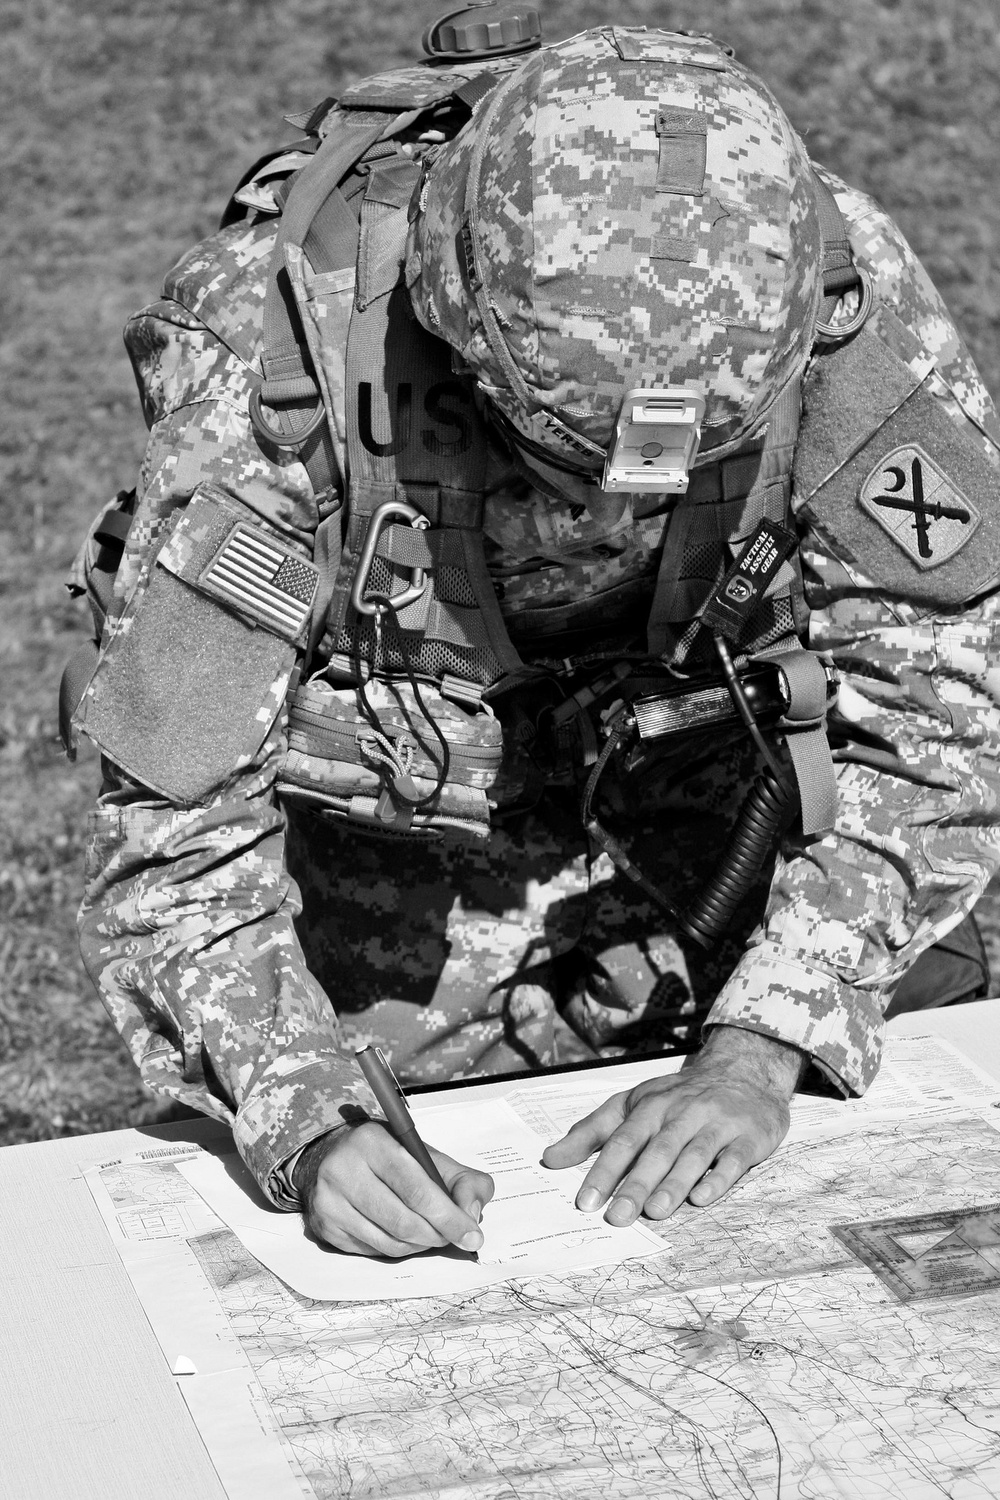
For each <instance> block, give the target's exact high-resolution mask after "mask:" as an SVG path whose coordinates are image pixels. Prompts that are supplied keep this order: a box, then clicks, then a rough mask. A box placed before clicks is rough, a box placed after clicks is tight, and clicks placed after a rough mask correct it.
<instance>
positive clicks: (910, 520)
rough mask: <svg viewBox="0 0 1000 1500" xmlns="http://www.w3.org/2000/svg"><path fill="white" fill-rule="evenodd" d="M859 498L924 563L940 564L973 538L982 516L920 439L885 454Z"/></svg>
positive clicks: (929, 565)
mask: <svg viewBox="0 0 1000 1500" xmlns="http://www.w3.org/2000/svg"><path fill="white" fill-rule="evenodd" d="M858 500H859V502H860V504H861V506H862V509H864V510H866V511H867V512H868V514H869V515H870V516H871V517H872V519H873V520H875V521H877V522H878V524H879V525H880V526H881V527H882V529H883V530H884V531H887V532H888V533H889V535H890V536H891V537H892V539H893V541H894V542H895V543H896V544H897V545H898V546H900V547H902V549H903V551H904V552H905V553H906V555H907V556H908V557H910V558H912V560H913V561H914V562H915V563H916V565H917V567H918V568H924V569H926V568H936V567H939V566H940V564H941V563H944V562H947V561H948V559H949V557H954V556H955V553H956V552H960V551H961V550H962V548H963V547H964V546H965V544H966V543H967V542H968V541H969V540H970V539H971V538H972V535H973V533H974V532H975V530H976V527H977V526H978V525H979V522H980V520H981V519H982V518H981V516H980V514H979V511H978V510H977V509H976V507H975V506H974V505H973V503H972V501H971V500H969V499H967V498H966V496H965V495H964V494H963V493H962V491H961V490H960V489H958V488H957V486H956V485H954V484H953V483H952V482H951V481H950V480H949V479H948V477H947V476H946V475H945V474H944V473H943V472H942V471H941V469H939V468H938V466H937V464H936V463H935V462H934V460H933V459H932V458H931V457H930V456H929V454H927V453H925V452H924V450H923V448H921V447H919V446H918V445H917V444H916V443H911V444H908V445H907V446H906V447H903V448H896V449H894V450H893V452H892V453H889V454H887V455H886V456H885V457H884V458H882V459H880V460H879V462H878V464H877V465H876V466H875V468H874V469H872V471H871V473H870V474H869V475H868V478H867V479H866V480H865V481H864V483H863V484H862V486H861V492H860V494H859V496H858Z"/></svg>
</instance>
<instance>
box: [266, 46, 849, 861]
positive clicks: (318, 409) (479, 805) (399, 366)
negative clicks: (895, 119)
mask: <svg viewBox="0 0 1000 1500" xmlns="http://www.w3.org/2000/svg"><path fill="white" fill-rule="evenodd" d="M673 45H674V47H675V50H676V60H677V61H686V60H689V59H690V57H691V54H692V52H696V53H697V54H698V55H699V56H700V55H701V54H702V53H704V52H706V51H714V52H715V53H716V55H717V57H722V56H723V54H722V53H721V52H720V51H719V49H715V48H714V44H711V43H708V42H706V41H705V40H704V39H696V40H692V39H687V38H683V37H677V38H675V39H673ZM518 62H519V59H518V58H516V57H515V58H496V57H491V58H488V59H484V60H481V61H480V62H478V63H464V64H462V65H461V66H451V67H441V66H435V67H434V68H433V69H431V68H428V67H427V66H421V67H417V68H410V69H404V70H401V71H399V72H394V73H389V74H384V75H380V76H378V77H375V78H371V79H367V80H365V81H364V82H362V83H360V84H357V85H355V86H354V87H353V88H351V89H349V90H348V91H347V93H346V94H345V95H344V96H343V98H342V99H341V100H340V101H339V104H338V105H337V106H336V107H327V108H325V109H324V108H322V107H321V109H320V110H318V111H314V113H313V115H312V116H311V117H310V118H309V119H308V120H305V121H304V122H303V124H304V126H305V128H306V129H307V130H308V131H312V132H315V134H316V137H317V139H318V146H317V149H316V151H315V155H314V156H313V157H312V158H311V159H309V160H308V163H307V165H305V166H304V167H302V168H300V169H299V170H298V171H297V172H296V174H295V175H294V176H293V177H292V178H291V179H290V182H289V183H288V184H286V185H285V187H283V189H282V191H281V193H280V194H279V199H281V200H282V202H281V207H282V221H281V224H280V226H279V231H278V240H277V244H276V247H275V250H274V253H273V256H272V261H271V273H270V279H269V284H268V291H267V297H266V301H265V311H264V351H263V355H262V359H261V366H262V371H263V377H264V378H263V381H262V383H261V385H260V387H259V389H258V391H257V392H256V393H255V395H254V397H253V399H252V401H251V414H252V417H253V421H254V425H255V427H256V430H257V433H258V436H259V438H260V440H261V441H262V442H263V443H264V444H265V445H266V444H267V443H274V444H276V445H278V446H283V447H288V448H291V449H293V450H295V451H297V452H298V453H299V454H300V456H301V457H302V458H303V461H304V462H305V463H306V465H307V467H308V468H309V469H310V473H311V474H312V476H313V479H314V483H316V484H317V485H323V484H326V485H332V486H333V487H334V488H335V489H336V491H337V493H338V494H340V495H342V496H345V497H346V504H345V505H344V506H343V507H342V508H341V509H338V510H337V511H336V512H335V513H334V514H332V515H331V516H329V517H328V518H327V519H326V520H324V522H323V524H322V525H321V527H320V530H319V533H318V537H317V547H316V553H315V560H316V561H317V562H318V563H319V568H320V574H321V578H320V580H319V582H318V588H317V593H318V603H317V607H316V608H315V611H314V622H315V623H314V628H313V633H312V645H313V648H314V657H313V660H314V662H319V663H322V664H323V665H322V672H321V675H317V676H316V677H315V678H314V679H313V680H312V681H307V682H306V683H304V684H303V685H302V686H301V687H300V688H299V690H298V692H297V693H296V695H295V697H294V698H293V700H292V703H291V707H290V753H289V756H288V760H287V764H286V768H285V772H284V774H283V778H282V781H281V784H280V790H281V792H282V794H283V796H284V797H285V798H286V800H291V801H298V802H305V803H308V804H309V805H310V806H312V807H313V808H315V809H317V810H322V811H326V812H328V813H330V814H334V815H338V816H347V817H350V818H352V819H355V820H357V821H360V822H362V823H367V824H368V825H369V826H370V827H372V828H374V829H376V830H378V831H380V832H383V833H386V834H393V833H407V834H413V833H420V832H422V833H425V834H428V835H431V836H440V835H441V833H442V832H444V831H445V830H446V829H453V830H459V831H465V832H467V833H471V834H473V835H485V834H487V833H488V830H489V800H490V799H488V796H487V794H488V793H490V792H491V790H492V793H493V796H492V800H493V801H494V803H495V802H496V800H497V797H498V795H499V797H500V799H501V802H502V800H503V794H504V790H505V789H504V788H503V786H502V784H501V786H500V787H498V786H497V785H496V778H497V775H498V773H499V772H500V768H501V754H502V737H501V733H500V725H499V724H498V723H497V720H496V719H495V717H494V714H493V710H492V708H491V704H502V703H504V702H505V700H507V699H509V698H510V690H511V688H512V686H514V685H517V684H521V685H524V684H529V685H530V684H531V682H532V680H533V679H537V678H538V676H539V675H543V676H544V675H546V674H545V671H543V670H542V669H540V668H539V666H538V663H537V660H534V661H531V662H525V661H523V660H522V659H521V658H520V656H519V655H518V653H517V652H516V651H515V650H514V648H513V646H512V645H511V642H510V639H509V637H508V634H507V631H506V629H505V626H504V622H503V619H502V616H501V613H500V610H499V607H498V604H497V600H496V595H495V592H494V589H493V586H492V584H491V581H490V578H489V575H488V572H487V569H486V566H485V561H484V557H483V548H482V516H483V503H484V495H483V481H484V472H485V456H486V442H487V437H486V433H485V432H484V430H483V425H482V420H481V417H480V415H479V412H478V411H477V407H476V403H475V401H474V400H473V395H472V390H471V387H470V384H469V382H468V381H467V380H466V379H464V378H463V377H462V376H461V375H456V374H455V373H454V371H453V368H452V357H451V351H450V349H449V348H448V346H447V345H446V344H444V343H443V341H441V340H438V339H435V338H434V337H433V336H431V335H430V334H428V333H426V332H425V331H424V330H423V329H422V328H421V327H420V325H419V324H417V323H416V321H415V319H414V317H413V315H412V312H411V311H410V307H409V301H408V293H407V288H406V280H407V276H406V272H407V268H406V266H405V263H404V261H405V245H406V235H407V227H408V210H409V207H410V204H411V201H412V200H413V198H414V195H415V193H416V192H417V191H418V189H419V183H420V179H421V173H422V170H423V167H422V163H421V162H420V161H419V160H414V158H413V157H412V156H411V155H409V154H407V152H406V151H405V150H404V149H403V147H402V146H401V144H400V143H399V135H400V134H401V133H402V132H404V131H405V130H406V128H407V127H408V126H409V125H412V123H413V121H414V119H415V117H418V116H420V115H421V114H424V115H426V112H428V111H431V110H435V109H436V110H441V109H448V108H450V109H452V110H461V109H465V110H472V111H474V110H475V109H476V108H477V107H479V106H480V105H482V103H483V101H485V100H486V99H487V98H488V96H489V95H490V93H491V92H492V90H493V89H494V88H495V87H496V86H497V84H498V83H499V81H500V78H501V76H502V75H503V74H504V73H506V72H508V71H510V69H512V68H513V67H516V66H517V65H518ZM273 169H274V168H273V164H272V163H266V164H265V165H264V167H263V168H262V171H263V172H265V173H267V172H270V171H273ZM259 181H260V175H259V174H258V175H257V176H255V177H253V178H251V180H250V182H249V183H247V184H246V185H245V186H244V188H243V189H242V190H241V192H240V193H238V194H237V198H238V199H241V200H242V201H244V202H245V203H247V205H248V206H251V207H253V206H256V205H257V204H258V203H259V199H258V197H257V196H256V194H257V187H258V183H259ZM817 195H818V197H819V199H820V205H821V217H822V222H823V225H824V229H825V250H826V261H827V265H826V272H827V276H826V288H827V290H828V293H829V303H830V305H832V304H833V303H834V302H835V301H836V300H837V298H838V297H839V296H840V294H841V293H842V291H843V290H844V289H845V288H846V286H847V285H849V284H850V283H852V282H856V281H857V280H858V276H857V273H856V272H855V271H854V269H853V266H852V263H851V258H850V252H849V247H848V246H847V239H846V232H845V231H844V228H843V224H842V222H841V220H840V215H839V212H838V210H837V208H836V204H835V202H834V200H833V197H832V194H830V193H829V191H828V189H826V188H825V186H824V185H823V184H822V182H821V180H820V179H818V178H817ZM866 310H867V309H866ZM858 326H860V325H858ZM850 331H855V330H854V329H851V330H850ZM799 402H800V398H799V388H798V384H797V383H796V384H794V385H792V386H790V387H788V388H787V389H786V391H785V393H784V395H783V397H782V398H781V399H780V400H779V402H778V403H777V405H776V407H775V408H774V409H773V410H772V412H771V415H770V420H769V423H768V427H767V430H766V433H765V434H764V436H763V437H762V438H760V439H757V440H756V441H754V442H751V443H748V444H746V445H745V447H744V448H742V449H739V450H737V451H736V452H735V453H733V454H731V455H730V456H729V457H727V458H725V459H724V460H722V461H721V462H718V463H714V464H710V465H708V466H705V467H702V468H699V469H696V470H695V471H694V473H693V474H692V476H691V482H690V485H689V489H688V492H687V494H686V495H685V496H684V497H683V498H682V500H681V502H680V503H679V504H678V505H677V506H676V508H675V511H674V513H673V516H672V518H671V520H670V524H669V528H668V531H667V534H666V540H665V545H664V548H663V554H662V561H661V564H660V569H659V575H658V578H657V582H656V587H655V592H654V597H653V603H652V608H651V611H650V616H649V621H648V625H647V630H646V641H645V643H644V644H643V646H642V648H641V650H640V651H639V652H638V653H636V652H634V651H633V652H632V653H631V655H632V657H633V660H632V662H631V663H630V665H629V668H628V670H627V671H623V672H620V673H617V674H612V676H611V678H610V682H611V684H612V685H613V686H614V688H615V691H616V693H617V695H618V698H619V700H623V701H625V702H626V703H627V702H629V701H631V699H632V698H635V697H640V696H648V694H649V690H650V689H655V686H656V675H657V674H660V676H661V678H662V675H663V674H664V672H669V673H673V674H678V673H680V674H682V675H683V674H688V673H691V672H692V671H695V670H696V669H697V667H698V665H699V663H700V664H704V660H705V649H704V647H705V640H706V639H708V641H709V642H710V640H711V637H710V636H708V637H706V635H705V631H704V628H703V627H704V623H705V621H704V615H705V610H706V607H707V606H708V605H709V604H710V603H711V601H712V599H713V597H714V594H715V593H717V592H718V590H719V588H720V586H721V587H722V588H723V590H725V587H726V586H727V585H728V586H729V589H730V592H732V591H733V589H735V588H736V587H737V586H743V585H742V581H741V580H740V579H739V578H736V582H735V583H734V582H733V580H732V578H730V572H731V571H733V572H734V576H735V573H736V572H738V570H739V564H738V562H737V563H736V565H735V570H732V569H731V568H730V564H731V563H732V560H733V559H734V558H736V559H739V558H740V557H741V556H743V555H745V554H750V555H752V556H754V557H757V556H759V555H760V553H761V549H762V547H763V546H765V545H768V546H770V545H771V541H772V539H773V535H774V528H777V531H778V532H779V533H781V534H784V533H791V522H790V516H789V496H790V476H791V468H792V456H793V453H794V449H795V443H796V436H797V430H798V413H799ZM345 523H346V524H345ZM786 553H787V549H786ZM779 563H780V567H778V569H777V572H776V573H775V570H774V569H773V568H772V569H771V570H770V572H765V573H764V574H763V577H764V578H765V579H766V583H767V587H766V590H764V589H760V590H759V592H758V593H756V594H755V596H754V599H753V604H754V608H753V609H752V610H745V611H743V612H742V613H737V614H735V615H734V616H733V620H732V621H731V622H727V621H726V619H725V612H724V611H723V615H722V616H721V617H718V610H716V615H717V618H715V619H714V620H713V624H714V625H715V626H716V627H719V626H720V625H721V626H722V628H723V632H724V634H726V635H728V636H729V638H730V641H731V644H732V646H733V650H734V652H735V654H736V655H737V657H738V659H740V660H741V661H743V662H745V661H752V660H754V659H759V658H761V657H763V656H767V657H770V658H775V659H779V660H784V659H786V658H788V659H793V660H794V663H795V666H794V670H792V669H790V670H789V671H787V672H783V681H784V683H785V684H786V685H788V684H789V683H794V684H795V687H794V694H793V695H792V696H793V701H790V702H789V703H788V704H787V705H786V712H785V714H784V715H783V725H782V727H784V728H785V729H786V730H787V731H788V732H789V734H788V738H789V743H790V745H791V746H792V747H793V760H794V762H795V768H796V772H797V773H798V776H799V781H800V786H803V787H805V788H806V789H807V795H806V799H805V806H804V811H805V826H806V829H807V831H809V832H813V831H816V830H818V829H820V828H823V827H825V826H828V825H829V824H830V822H831V821H832V816H833V776H832V768H831V767H830V764H829V755H828V752H825V738H824V736H823V728H822V720H823V713H824V710H825V705H826V696H827V693H826V690H827V679H826V676H825V675H824V673H823V670H822V668H821V667H820V666H819V664H818V663H816V662H815V660H814V659H813V658H808V657H807V655H806V653H804V652H803V651H802V649H801V646H800V644H799V637H800V634H801V632H802V630H803V629H804V626H805V617H806V616H805V606H804V601H803V594H802V582H801V573H800V569H799V564H798V558H797V555H796V554H795V553H794V551H793V552H792V553H791V554H790V555H784V554H783V557H782V558H780V559H779ZM727 623H728V624H729V625H730V627H731V628H726V626H727ZM546 645H547V651H546V654H547V656H548V657H549V658H551V657H552V656H553V655H555V656H556V657H557V658H559V659H561V660H562V661H563V663H564V665H565V669H566V676H567V677H568V678H569V679H570V681H569V691H567V692H566V694H565V698H564V703H565V702H568V703H569V704H570V706H571V707H572V706H574V704H575V706H576V708H577V709H578V710H579V712H578V713H574V714H567V713H566V712H565V711H563V712H562V714H561V717H560V718H559V720H558V722H559V724H560V725H561V727H562V731H563V738H564V740H565V739H567V738H571V737H572V734H571V731H572V730H573V729H575V731H576V734H577V737H578V738H582V739H584V740H586V738H587V736H588V733H589V734H591V735H592V731H591V729H590V724H589V720H588V718H587V717H586V712H585V710H586V709H587V708H589V707H590V706H591V704H592V703H593V701H594V699H595V696H596V695H595V694H594V692H593V690H592V687H591V679H593V678H594V677H595V676H600V674H601V672H602V671H603V672H604V673H605V675H607V674H606V668H607V663H606V662H602V661H601V660H600V652H597V653H595V652H593V651H591V652H589V653H588V658H587V666H588V671H589V678H586V679H585V681H584V683H583V688H582V692H581V691H580V688H579V685H578V681H577V678H578V672H576V671H575V670H574V663H573V659H572V655H571V654H570V653H564V652H560V650H559V646H558V642H554V643H546ZM618 651H619V652H620V648H618ZM611 654H612V655H614V654H616V653H614V652H612V653H611ZM617 659H618V660H619V661H621V660H622V658H621V655H620V654H618V657H617ZM626 678H627V679H628V680H627V684H626ZM514 696H515V698H516V695H514ZM506 717H507V718H508V730H509V731H510V729H511V727H512V726H511V724H510V722H509V721H510V719H511V715H510V714H509V713H508V714H507V715H506ZM518 717H519V716H518V714H517V710H516V707H515V711H514V715H513V718H514V721H515V723H514V726H513V732H514V735H515V736H516V732H517V727H518V724H517V721H518ZM574 720H575V723H574V722H573V721H574ZM520 722H521V726H522V727H523V716H521V718H520ZM510 740H511V733H510V732H509V733H508V753H507V765H508V768H509V766H510V763H511V760H512V758H514V757H513V756H512V752H513V751H514V749H515V747H514V746H512V745H511V743H510ZM587 758H588V757H587V746H586V745H584V752H583V760H584V764H586V763H587ZM595 758H596V753H595V752H594V751H593V749H592V748H591V753H590V756H589V759H590V761H593V760H594V759H595ZM507 779H508V780H509V779H510V778H509V777H508V778H507ZM513 779H514V780H515V782H516V781H517V778H516V776H515V777H514V778H513Z"/></svg>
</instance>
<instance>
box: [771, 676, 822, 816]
mask: <svg viewBox="0 0 1000 1500" xmlns="http://www.w3.org/2000/svg"><path fill="white" fill-rule="evenodd" d="M764 659H765V660H767V661H769V662H775V663H777V665H778V666H779V667H780V668H781V670H782V671H783V672H784V674H785V680H786V682H787V683H788V693H789V698H790V700H791V701H790V707H789V708H788V710H787V712H786V714H785V716H784V718H783V719H782V721H781V727H782V730H783V731H784V735H785V744H786V746H787V747H788V753H789V755H790V756H791V760H792V767H793V769H794V771H795V780H796V782H797V783H798V788H799V803H800V805H801V810H802V832H803V833H805V834H818V833H826V832H828V830H829V829H831V828H832V827H833V825H834V822H835V820H836V816H837V776H836V772H835V771H834V767H833V758H832V756H831V754H830V742H829V740H828V739H827V734H826V705H827V676H826V672H825V671H824V670H823V665H822V663H821V662H820V659H819V657H818V656H815V655H814V654H813V653H812V652H811V651H802V650H799V651H785V652H782V653H780V654H778V655H772V654H771V653H768V655H767V657H766V658H764Z"/></svg>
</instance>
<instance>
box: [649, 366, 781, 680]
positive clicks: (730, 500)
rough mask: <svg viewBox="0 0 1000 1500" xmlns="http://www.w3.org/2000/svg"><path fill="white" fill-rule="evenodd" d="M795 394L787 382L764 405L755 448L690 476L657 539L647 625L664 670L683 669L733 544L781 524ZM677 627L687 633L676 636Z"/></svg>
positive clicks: (654, 652)
mask: <svg viewBox="0 0 1000 1500" xmlns="http://www.w3.org/2000/svg"><path fill="white" fill-rule="evenodd" d="M800 390H801V387H800V382H799V381H798V380H792V381H789V383H788V385H787V386H786V387H785V389H784V390H783V391H782V393H781V395H780V396H779V397H778V399H777V400H776V401H775V403H774V405H773V406H772V408H771V413H770V418H769V421H768V425H767V431H766V433H765V436H764V441H763V444H762V445H761V446H760V447H756V446H755V448H754V450H753V451H751V452H750V453H742V454H741V453H736V454H734V455H733V456H732V457H731V458H727V459H724V460H723V461H722V462H721V463H719V464H714V465H710V466H708V467H707V468H706V469H704V470H701V469H696V470H695V471H694V472H693V474H692V476H691V482H690V484H689V486H688V491H687V493H686V494H685V495H684V496H683V497H682V498H681V499H680V501H679V502H678V504H677V506H676V507H675V509H674V511H673V514H672V515H671V517H670V523H669V526H668V528H667V532H666V535H665V537H664V541H663V551H662V553H661V556H660V565H659V569H658V572H657V575H656V586H655V589H654V592H653V602H652V606H651V608H650V612H649V620H648V622H647V625H646V648H647V650H648V651H649V654H650V655H651V656H660V657H665V656H667V655H668V654H669V657H670V662H671V665H673V666H680V665H682V663H683V661H684V660H685V658H686V657H687V656H688V655H689V654H690V652H691V649H692V647H693V645H694V643H695V640H696V638H697V635H698V632H699V630H700V624H699V617H700V614H701V611H702V610H703V609H704V607H705V605H706V603H707V601H708V598H709V595H710V593H711V591H712V589H713V588H714V587H715V585H716V584H717V583H718V582H719V580H720V578H721V576H722V573H723V572H724V570H725V568H727V567H728V566H729V563H730V561H731V560H732V556H733V555H734V552H735V551H736V550H738V544H739V543H740V542H742V541H743V539H744V538H745V537H746V536H747V535H748V534H749V532H750V531H752V530H753V529H754V528H755V527H756V526H758V525H759V523H760V522H761V521H762V520H764V519H765V518H766V519H769V520H774V521H778V522H780V523H782V524H784V523H785V522H786V520H787V512H788V501H789V496H790V493H791V472H792V457H793V454H794V451H795V439H796V437H797V434H798V424H799V405H800ZM786 578H787V574H786ZM677 626H686V627H687V628H686V629H684V630H683V631H682V632H681V634H680V635H679V636H678V635H677V632H676V630H675V629H674V628H672V627H677Z"/></svg>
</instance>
